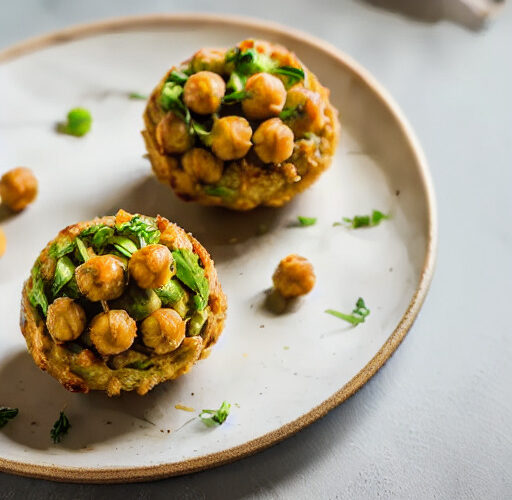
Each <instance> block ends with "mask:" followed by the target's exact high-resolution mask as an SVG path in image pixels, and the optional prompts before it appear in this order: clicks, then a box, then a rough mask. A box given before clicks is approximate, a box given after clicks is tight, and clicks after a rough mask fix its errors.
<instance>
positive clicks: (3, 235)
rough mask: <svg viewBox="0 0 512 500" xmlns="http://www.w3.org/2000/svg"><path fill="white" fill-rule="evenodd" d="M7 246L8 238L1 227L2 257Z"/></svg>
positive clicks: (0, 254) (0, 248)
mask: <svg viewBox="0 0 512 500" xmlns="http://www.w3.org/2000/svg"><path fill="white" fill-rule="evenodd" d="M6 246H7V238H6V237H5V233H4V232H3V231H2V228H1V227H0V257H1V256H2V255H3V254H4V253H5V247H6Z"/></svg>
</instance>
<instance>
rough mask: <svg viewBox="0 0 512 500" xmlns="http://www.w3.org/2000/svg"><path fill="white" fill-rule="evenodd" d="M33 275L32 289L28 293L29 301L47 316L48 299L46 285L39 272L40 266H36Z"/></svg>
mask: <svg viewBox="0 0 512 500" xmlns="http://www.w3.org/2000/svg"><path fill="white" fill-rule="evenodd" d="M31 275H32V288H31V289H30V292H28V300H29V302H30V304H31V305H32V307H34V308H36V309H37V307H38V306H39V307H40V308H41V311H42V312H43V314H44V315H45V316H46V314H47V313H48V299H47V298H46V295H45V294H44V283H43V279H42V278H41V274H40V272H39V265H35V266H34V267H33V268H32V271H31Z"/></svg>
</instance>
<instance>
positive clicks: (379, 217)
mask: <svg viewBox="0 0 512 500" xmlns="http://www.w3.org/2000/svg"><path fill="white" fill-rule="evenodd" d="M389 218H390V216H389V215H386V214H383V213H382V212H380V211H379V210H374V211H373V212H372V214H371V215H355V216H354V217H353V218H352V219H350V218H349V217H343V219H342V220H343V222H344V223H345V224H347V225H348V226H350V227H352V228H353V229H357V228H359V227H373V226H377V225H379V224H380V223H381V221H383V220H386V219H389ZM336 225H340V224H339V223H338V224H336Z"/></svg>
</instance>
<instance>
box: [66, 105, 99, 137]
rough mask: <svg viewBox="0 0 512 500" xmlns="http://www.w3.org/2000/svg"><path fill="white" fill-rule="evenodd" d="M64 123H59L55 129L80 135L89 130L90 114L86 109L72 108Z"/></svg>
mask: <svg viewBox="0 0 512 500" xmlns="http://www.w3.org/2000/svg"><path fill="white" fill-rule="evenodd" d="M67 119H68V120H67V122H66V123H59V124H58V126H57V130H58V131H59V132H60V133H62V134H68V135H74V136H75V137H82V136H84V135H85V134H87V132H89V130H91V124H92V116H91V113H89V111H88V110H87V109H84V108H74V109H72V110H71V111H70V112H69V113H68V116H67Z"/></svg>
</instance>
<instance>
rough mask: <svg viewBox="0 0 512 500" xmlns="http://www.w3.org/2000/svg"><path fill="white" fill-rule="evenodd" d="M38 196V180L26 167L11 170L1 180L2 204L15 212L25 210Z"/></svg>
mask: <svg viewBox="0 0 512 500" xmlns="http://www.w3.org/2000/svg"><path fill="white" fill-rule="evenodd" d="M36 196H37V179H36V178H35V176H34V174H33V173H32V171H31V170H30V169H28V168H26V167H18V168H14V169H12V170H9V171H8V172H6V173H5V174H4V175H3V176H2V178H1V179H0V197H1V198H2V203H3V204H4V205H6V206H8V207H9V208H10V209H11V210H14V211H15V212H19V211H20V210H23V209H24V208H25V207H26V206H27V205H28V204H30V203H32V202H33V201H34V200H35V198H36Z"/></svg>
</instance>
